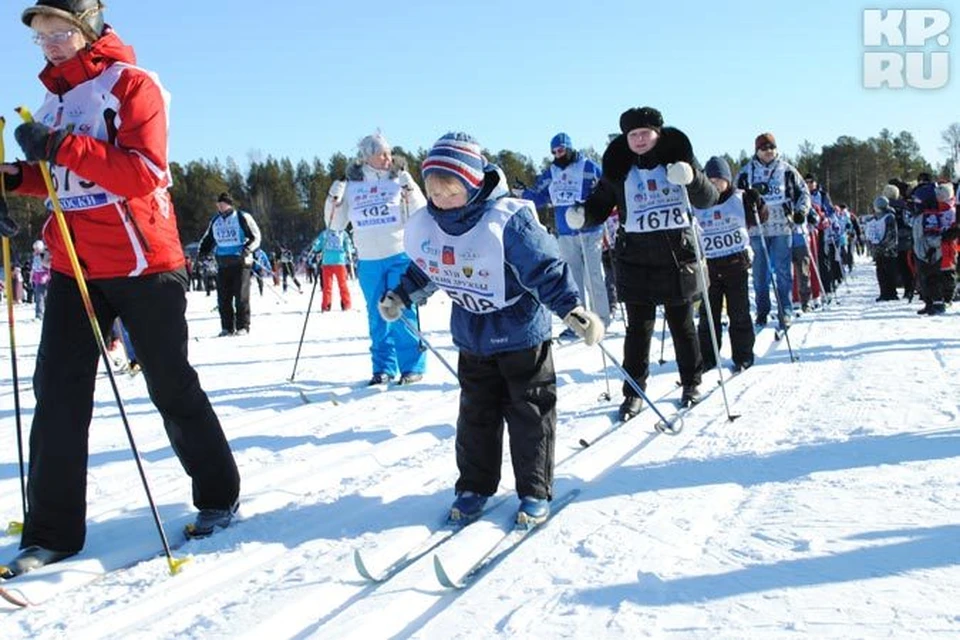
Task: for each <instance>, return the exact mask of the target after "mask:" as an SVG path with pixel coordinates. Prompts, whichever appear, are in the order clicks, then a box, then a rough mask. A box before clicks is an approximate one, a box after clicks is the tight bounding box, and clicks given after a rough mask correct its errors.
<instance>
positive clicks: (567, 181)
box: [549, 158, 586, 207]
mask: <svg viewBox="0 0 960 640" xmlns="http://www.w3.org/2000/svg"><path fill="white" fill-rule="evenodd" d="M585 164H586V161H585V160H583V159H582V158H581V159H580V160H578V161H577V162H574V163H572V164H570V165H568V166H567V168H566V169H561V168H560V167H558V166H557V165H555V164H554V165H550V187H549V190H550V201H551V202H552V203H553V206H555V207H569V206H570V205H572V204H574V203H575V202H577V201H578V200H581V199H582V198H583V167H584V165H585Z"/></svg>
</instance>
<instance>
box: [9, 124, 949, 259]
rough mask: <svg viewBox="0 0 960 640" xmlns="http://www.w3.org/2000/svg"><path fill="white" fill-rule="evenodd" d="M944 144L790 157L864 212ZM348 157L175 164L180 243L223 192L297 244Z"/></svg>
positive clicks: (853, 142)
mask: <svg viewBox="0 0 960 640" xmlns="http://www.w3.org/2000/svg"><path fill="white" fill-rule="evenodd" d="M942 139H943V142H944V144H945V146H944V147H943V150H944V151H945V152H946V154H947V158H948V159H947V161H946V162H945V163H944V164H943V165H942V166H941V167H940V168H939V170H938V171H934V170H933V168H932V166H931V165H930V163H929V162H928V161H927V160H926V159H925V158H924V157H923V155H922V154H921V153H920V147H919V145H918V144H917V142H916V140H915V139H914V137H913V135H912V134H911V133H910V132H908V131H901V132H900V133H898V134H896V135H894V134H893V133H892V132H890V131H889V130H887V129H883V130H882V131H881V132H880V133H879V134H878V135H877V136H874V137H871V138H869V139H867V140H859V139H857V138H854V137H851V136H840V137H839V138H837V140H836V142H834V143H832V144H828V145H825V146H823V147H821V149H820V150H819V151H817V150H816V148H815V147H814V145H813V144H812V143H810V142H809V141H804V142H803V143H802V144H801V145H800V147H799V151H798V153H797V154H796V155H795V156H788V157H787V159H788V161H790V162H791V163H792V164H794V166H796V167H797V168H798V169H799V170H800V172H801V173H804V174H805V173H813V174H814V175H816V176H817V178H818V180H819V181H820V183H821V185H822V186H823V187H824V188H825V189H826V190H827V191H828V192H829V193H830V195H831V197H832V199H833V201H834V202H837V203H839V202H844V203H846V204H847V205H848V206H849V207H850V208H851V209H853V210H854V211H858V212H859V211H864V212H865V211H868V210H869V208H870V205H871V203H872V201H873V199H874V198H875V197H876V195H877V194H878V193H879V192H880V190H881V189H882V188H883V185H884V184H886V182H887V180H889V179H890V178H894V177H896V178H900V179H903V180H905V181H907V182H910V181H913V180H915V179H916V176H917V174H918V173H920V172H923V171H925V172H929V173H931V174H932V175H939V176H941V177H945V178H950V179H955V178H956V175H955V173H956V171H957V163H958V161H960V124H958V123H954V124H952V125H950V126H949V127H948V128H947V129H946V130H945V131H944V132H943V133H942ZM697 152H698V154H699V156H700V157H699V160H700V161H701V163H703V162H706V160H707V158H708V157H709V156H710V155H713V153H711V152H710V150H706V149H698V150H697ZM582 153H584V154H585V155H587V156H588V157H591V158H593V159H595V160H598V159H599V157H600V155H601V154H600V153H598V152H597V151H596V150H594V149H592V148H590V149H584V150H583V151H582ZM426 154H427V150H426V149H419V150H418V151H416V152H409V151H406V150H404V149H403V148H402V147H396V148H394V155H395V156H396V157H398V158H403V159H405V161H406V163H407V169H408V170H409V171H410V173H411V174H412V175H413V177H414V178H415V179H416V180H417V181H418V182H419V183H421V184H422V181H421V180H420V164H421V162H422V161H423V159H424V158H425V157H426ZM486 155H487V157H488V158H490V160H491V161H492V162H495V163H496V164H498V165H499V166H500V167H501V168H502V169H503V171H504V173H505V174H506V176H507V181H508V183H509V185H510V186H513V185H514V184H516V183H517V182H522V183H524V184H527V185H532V184H533V183H534V180H535V179H536V175H537V173H538V172H539V171H541V170H542V169H543V168H544V167H546V166H547V165H548V164H549V162H550V160H549V159H547V158H544V159H543V160H542V161H541V162H540V163H539V165H537V164H536V163H535V162H534V161H533V159H532V158H529V157H527V156H525V155H523V154H520V153H516V152H514V151H510V150H506V149H505V150H502V151H499V152H497V153H491V152H489V151H487V152H486ZM723 156H724V157H725V158H726V159H727V160H728V161H729V162H730V166H731V168H732V169H733V170H734V172H736V170H737V169H738V168H739V167H741V166H743V165H744V164H746V162H747V161H749V159H750V156H749V155H748V154H747V153H746V152H745V151H741V152H740V154H739V156H738V157H736V158H734V157H733V156H732V155H730V154H728V153H725V154H723ZM348 162H350V159H349V158H348V157H347V156H346V155H344V154H342V153H336V154H334V155H333V156H332V157H331V158H330V159H329V160H327V161H326V162H324V161H322V160H321V159H320V158H314V159H313V160H312V161H311V162H307V161H306V160H301V161H299V162H298V163H297V164H296V165H295V164H294V162H293V161H292V160H290V159H289V158H282V159H276V158H273V157H272V156H268V157H267V158H266V159H254V160H252V161H251V162H250V167H249V169H248V170H247V172H246V175H244V174H243V172H241V171H240V169H239V167H238V166H237V164H236V162H234V161H233V160H232V159H229V158H228V159H227V161H226V163H221V162H220V161H219V160H217V159H214V160H212V161H209V160H194V161H191V162H188V163H186V164H180V163H176V162H173V163H171V164H170V172H171V174H172V176H173V186H172V188H171V194H172V196H173V201H174V206H175V208H176V212H177V220H178V225H179V228H180V238H181V240H182V241H183V243H184V244H188V243H190V242H194V241H196V240H199V239H200V236H201V235H202V233H203V231H204V230H205V229H206V227H207V224H208V223H209V221H210V218H211V217H212V216H213V215H214V213H215V212H216V207H215V206H214V203H215V201H216V198H217V195H218V194H220V193H221V192H223V191H228V192H230V193H231V194H232V196H233V198H234V200H235V202H237V205H238V207H239V208H241V209H243V210H245V211H248V212H250V213H251V214H253V216H254V217H255V218H256V220H257V224H258V225H259V226H260V230H261V232H262V233H263V238H264V246H265V247H266V248H268V249H274V248H276V247H277V246H278V245H279V244H283V245H284V246H287V247H290V248H292V249H295V250H300V249H302V248H304V247H306V245H307V244H308V243H309V242H310V241H311V240H312V239H313V238H314V237H315V236H316V234H317V233H318V232H319V231H320V230H321V229H322V228H323V224H324V221H323V203H324V200H325V198H326V195H327V191H328V189H329V188H330V185H331V183H332V182H333V181H334V180H335V179H342V178H343V177H344V175H345V171H346V167H347V164H348ZM9 205H10V213H11V216H12V217H13V218H14V219H15V220H16V221H17V222H18V223H19V224H20V227H21V233H20V234H19V235H18V236H17V237H15V238H13V246H14V250H15V251H16V252H17V254H18V255H19V254H26V253H29V251H30V246H31V244H32V243H33V241H34V240H35V239H36V238H38V237H39V236H40V231H41V226H42V225H43V222H44V220H45V219H46V213H45V211H44V208H43V204H42V202H41V201H40V200H38V199H34V198H23V197H16V196H12V195H11V196H9ZM550 217H551V212H550V211H543V212H541V219H542V220H543V221H544V223H545V224H547V225H548V226H550V224H551V222H552V220H551V219H550Z"/></svg>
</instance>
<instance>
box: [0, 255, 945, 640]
mask: <svg viewBox="0 0 960 640" xmlns="http://www.w3.org/2000/svg"><path fill="white" fill-rule="evenodd" d="M352 284H355V283H352ZM875 287H876V285H875V281H874V279H873V269H872V266H870V265H868V264H865V263H860V264H858V266H857V269H856V270H855V272H854V274H853V278H852V282H851V284H850V285H849V286H847V285H844V286H843V287H842V288H841V291H840V293H839V298H840V303H841V304H840V305H835V306H832V307H830V308H828V309H826V310H823V311H820V312H815V313H810V314H806V315H805V316H804V317H802V318H800V319H798V320H797V321H796V323H795V324H794V326H793V328H792V329H791V331H790V336H789V337H790V340H791V345H792V347H793V350H794V352H795V353H796V355H797V356H798V361H797V362H795V363H791V362H790V359H789V357H788V354H787V344H786V341H785V340H781V341H779V342H777V343H773V341H772V333H773V331H772V329H769V328H768V329H765V330H764V331H762V332H761V333H760V334H758V338H757V347H756V351H757V353H758V354H764V355H763V356H762V357H758V360H757V363H756V365H755V366H754V367H753V368H752V369H750V370H748V371H747V372H745V373H743V374H741V375H739V376H736V377H733V378H730V377H729V375H728V374H725V376H724V377H725V379H726V392H727V398H728V400H729V402H730V409H731V412H732V413H733V414H740V416H741V417H740V418H738V419H737V420H735V421H733V422H730V421H728V420H727V415H726V408H725V406H724V403H723V397H722V394H721V392H720V390H719V389H717V390H715V391H714V392H713V393H711V395H709V396H708V397H707V398H706V399H705V400H704V402H703V403H702V404H701V405H700V406H698V407H696V408H695V409H693V410H692V411H691V412H690V413H688V414H687V415H686V417H685V428H684V430H683V431H682V432H681V433H680V434H679V435H677V436H669V435H658V434H656V433H655V431H654V430H653V428H652V426H653V424H654V422H655V421H656V416H655V414H654V413H653V412H652V411H650V410H649V409H647V410H645V411H644V412H642V413H641V414H640V416H638V417H637V418H635V419H634V420H633V421H631V422H630V423H628V424H627V425H625V426H624V427H622V428H620V429H618V430H616V431H613V432H612V433H609V434H608V435H606V436H604V437H603V438H602V439H600V440H599V441H596V442H595V443H594V444H593V445H592V446H591V447H589V448H587V449H581V448H580V446H579V445H578V444H577V441H578V440H579V439H580V438H585V439H586V440H588V441H591V442H594V440H595V438H597V436H599V435H600V434H603V433H605V432H606V430H607V429H608V428H609V427H610V424H611V417H612V416H613V415H615V412H616V407H617V405H618V404H619V401H620V399H621V396H620V387H621V384H622V383H621V380H620V378H619V376H618V375H617V373H616V371H615V370H614V369H613V367H610V368H609V369H608V376H609V378H608V379H607V380H605V379H604V375H603V373H602V371H601V361H602V359H601V356H600V354H599V352H598V350H596V349H590V348H587V347H586V346H585V345H582V344H564V345H562V346H557V347H555V351H554V360H555V363H556V366H557V370H558V380H559V423H558V440H557V449H556V458H557V469H556V493H557V494H558V495H559V494H561V493H562V492H564V491H566V490H568V489H570V488H580V489H581V490H582V493H581V495H580V496H579V497H578V499H577V500H576V501H575V502H573V503H572V504H571V505H570V506H568V507H567V508H566V509H564V510H563V511H562V512H560V513H558V514H557V516H556V517H555V518H554V519H551V520H550V521H549V522H548V524H547V525H546V526H544V527H542V529H540V530H538V531H536V532H535V533H534V535H533V536H532V537H531V538H530V539H529V540H528V541H526V542H524V543H523V545H522V546H521V547H519V548H518V549H517V550H516V551H515V552H514V553H512V554H510V555H508V556H506V557H504V558H503V559H502V560H498V561H496V562H494V563H493V564H491V566H490V567H489V568H487V569H486V570H485V571H484V572H483V573H482V574H481V575H480V576H479V577H478V579H477V580H476V581H475V582H474V583H472V584H471V586H470V587H469V588H467V589H466V590H464V591H457V592H451V591H446V590H444V589H443V588H442V587H440V585H439V584H438V583H437V581H436V578H435V577H434V574H433V567H432V555H433V554H428V555H427V556H425V557H424V558H422V559H420V560H419V561H417V562H416V563H414V564H413V565H411V566H409V567H407V568H406V569H405V570H403V571H402V572H400V573H399V574H398V575H396V576H394V577H393V578H392V579H391V580H389V581H387V582H386V583H384V584H380V585H376V584H367V583H365V582H363V581H362V579H361V578H360V577H359V576H358V575H357V573H356V570H355V569H354V567H353V560H352V556H353V552H354V550H355V549H362V550H363V553H364V559H365V560H366V561H367V562H368V563H369V565H370V566H371V568H373V569H374V570H375V571H376V570H378V569H379V568H382V567H385V566H387V565H388V564H390V563H391V562H392V561H393V560H395V559H397V558H398V557H400V556H401V555H403V553H404V552H406V551H407V550H408V549H410V548H412V547H414V546H415V545H416V544H417V543H418V542H419V541H422V540H424V539H425V538H426V537H427V536H428V535H429V531H430V528H431V527H432V526H436V524H438V523H439V522H440V520H441V519H442V517H443V515H444V513H445V510H446V508H447V507H448V506H449V503H450V501H451V500H452V497H453V493H452V486H453V482H454V480H455V479H456V468H455V464H454V451H453V439H454V434H455V427H454V425H455V423H456V414H457V397H458V389H457V386H456V382H455V380H453V378H452V377H451V376H450V374H449V372H447V371H446V370H445V369H444V368H443V367H442V365H441V364H440V363H438V362H436V361H435V359H434V358H433V356H432V355H428V361H429V365H428V366H429V370H428V373H427V376H426V377H425V379H424V381H423V382H422V383H420V384H417V385H414V386H411V387H409V388H398V387H394V388H391V389H388V390H387V389H368V388H365V387H363V386H362V383H363V381H364V380H366V379H367V378H368V377H369V375H370V371H369V362H368V360H369V359H368V352H367V346H368V344H367V341H366V338H365V323H364V316H363V313H365V310H363V309H355V311H353V312H348V313H327V314H319V313H314V314H312V315H311V318H310V325H309V326H308V331H307V340H306V342H305V344H304V349H303V353H302V354H301V359H300V363H299V368H298V372H297V380H296V381H295V382H289V381H288V378H289V376H290V372H291V370H292V367H293V357H294V355H295V353H296V347H297V338H299V335H300V329H301V327H302V322H303V315H302V313H303V310H304V309H305V308H306V305H307V299H308V297H309V296H306V295H304V296H297V295H296V294H292V295H289V294H288V296H287V300H288V301H289V304H283V305H281V304H273V300H272V299H271V298H259V297H258V296H256V295H254V296H253V304H254V320H253V333H252V334H251V335H250V336H247V337H245V338H228V339H216V338H212V337H210V336H213V335H215V334H216V332H217V331H218V330H219V323H218V321H217V319H216V314H215V312H211V311H210V310H209V309H210V304H211V303H210V298H207V297H206V296H204V295H203V294H197V293H191V294H190V309H189V310H188V317H189V319H190V330H191V334H192V335H194V336H199V339H198V340H196V341H191V344H190V349H191V358H192V361H193V362H194V364H195V365H196V366H197V368H198V371H199V373H200V375H201V380H202V382H203V384H204V387H205V389H206V390H207V392H208V394H209V395H210V397H211V400H212V402H213V403H214V406H215V408H216V409H217V412H218V415H219V416H220V417H221V421H222V422H223V424H224V428H225V431H226V432H227V435H228V437H229V438H230V441H231V444H232V446H233V447H234V450H235V453H236V457H237V461H238V464H239V465H240V469H241V475H242V479H243V480H242V482H243V488H242V496H241V499H242V505H241V519H240V520H239V521H238V522H237V523H236V524H235V525H234V526H232V527H230V528H229V529H227V530H225V531H223V532H221V533H219V534H217V535H216V536H214V537H212V538H210V539H207V540H201V541H191V542H189V543H187V544H185V545H184V546H183V547H182V548H181V549H180V550H179V551H177V552H176V553H175V555H177V556H183V555H190V556H192V562H190V563H189V564H188V565H186V568H185V569H184V571H183V572H182V574H181V575H179V576H176V577H169V576H168V575H167V571H166V562H165V560H163V559H162V558H161V557H159V555H158V556H157V557H154V558H153V559H147V560H145V561H142V562H139V563H137V564H135V565H133V566H131V567H129V568H127V569H121V570H117V571H114V572H111V573H109V574H106V575H105V576H103V577H102V578H100V579H98V580H96V581H94V582H92V583H90V584H89V585H87V586H85V587H81V588H78V589H74V590H72V591H67V592H63V593H61V594H60V595H59V596H58V597H56V598H55V599H53V600H51V601H49V602H46V603H44V604H43V605H41V606H39V607H36V608H33V609H30V610H24V611H21V610H15V609H9V608H2V609H0V615H3V616H4V617H5V618H6V619H5V621H4V622H5V625H4V634H3V635H4V637H5V638H6V637H14V638H15V637H23V638H27V637H30V638H61V637H68V638H219V637H223V638H227V637H229V638H241V637H242V638H262V637H271V638H309V637H318V638H321V637H322V638H330V637H356V638H380V637H383V638H387V637H390V638H393V637H397V638H406V637H415V638H477V637H509V638H514V637H523V638H583V637H591V636H593V637H624V638H637V637H655V638H664V637H666V638H771V637H776V638H792V637H796V638H801V637H803V638H805V637H818V638H849V637H858V638H859V637H863V638H873V637H896V638H914V637H916V638H920V637H924V638H926V637H955V636H958V635H960V614H958V613H957V609H956V606H955V605H954V604H953V603H954V602H956V601H957V600H958V599H960V594H958V591H960V589H958V586H957V585H960V568H958V563H960V553H958V551H957V549H958V547H957V544H956V540H957V538H958V534H960V526H958V525H957V524H956V519H955V517H954V514H955V513H956V504H957V500H958V497H960V487H958V482H957V479H956V478H957V472H956V468H957V458H958V457H960V430H958V424H957V400H956V392H955V381H956V380H957V375H958V373H960V360H958V358H957V348H958V347H960V339H958V338H955V337H954V336H955V335H956V329H955V327H956V322H957V321H956V318H955V314H956V313H957V312H956V311H952V312H950V313H948V314H947V315H946V316H942V317H938V318H918V317H916V316H915V309H916V305H907V304H906V303H904V302H899V303H886V304H883V305H880V304H874V303H873V297H874V296H875V295H876V294H875ZM355 300H358V301H360V302H361V303H362V296H361V295H359V291H356V295H355ZM448 304H449V303H448V302H447V301H445V300H441V298H440V296H435V297H434V298H433V299H432V300H431V302H430V304H429V305H428V306H426V307H425V308H424V309H423V329H424V331H425V335H426V336H427V338H428V339H429V340H431V343H432V344H434V346H435V347H437V348H439V349H440V350H441V352H442V353H443V355H444V356H445V357H447V358H448V359H449V360H450V361H451V362H454V363H455V361H456V352H455V350H454V349H453V347H452V345H451V343H450V339H449V334H448V333H447V332H446V326H447V322H448V312H449V311H448ZM17 311H18V315H19V316H20V317H22V318H26V317H28V312H30V311H31V310H30V309H27V308H26V307H24V308H21V309H18V310H17ZM657 328H658V332H657V334H656V339H655V340H654V341H653V345H652V347H651V359H652V362H651V378H650V385H649V393H650V395H651V397H652V398H654V399H655V400H656V401H657V403H658V406H659V407H660V408H661V410H662V411H664V412H665V413H667V414H668V415H669V414H670V413H672V412H673V411H674V410H675V409H674V402H675V401H676V399H677V397H678V396H679V389H678V388H677V387H675V385H674V382H675V380H676V378H677V373H676V367H675V364H674V363H672V362H668V363H667V364H666V365H664V366H662V367H661V366H658V365H657V364H656V360H657V358H658V357H659V321H658V327H657ZM16 329H17V331H18V336H17V339H18V356H19V365H20V374H21V378H22V379H21V395H20V399H21V405H22V409H23V416H24V420H23V424H24V429H25V430H26V429H29V424H30V416H31V415H32V410H33V399H32V392H31V391H30V389H29V378H30V375H29V373H30V371H32V361H33V358H34V357H35V354H36V343H37V339H38V337H39V325H38V324H36V323H29V322H22V323H21V322H18V325H17V327H16ZM557 330H558V331H559V329H557ZM612 330H613V333H612V335H611V337H610V338H608V340H607V345H608V347H609V348H610V350H611V352H612V353H614V354H616V355H618V357H619V356H620V355H621V353H622V339H623V328H622V324H620V323H615V324H614V326H613V327H612ZM725 341H726V340H725ZM666 347H667V348H666V350H665V357H666V358H668V359H669V358H672V346H671V345H670V343H669V336H668V342H667V344H666ZM724 352H725V353H726V357H727V362H729V345H728V344H727V345H725V349H724ZM9 370H10V367H9V351H6V350H5V351H3V355H2V357H0V376H2V379H3V381H4V386H3V388H2V390H0V403H2V404H0V419H2V423H0V424H6V425H9V428H6V429H3V430H0V452H2V453H0V487H2V489H3V491H0V507H2V509H3V511H2V512H0V513H3V514H7V516H8V517H7V519H14V518H18V517H19V513H20V494H19V480H18V477H17V463H16V440H15V434H14V429H13V410H12V397H11V393H12V384H11V381H10V379H9ZM715 380H716V373H715V372H707V373H705V374H704V385H703V387H702V388H703V390H704V391H707V390H708V389H709V388H710V385H713V384H714V381H715ZM607 383H609V386H610V390H611V395H612V399H611V400H610V401H603V400H599V401H598V397H599V396H600V395H601V394H602V393H603V392H604V391H605V390H606V388H607V386H606V385H607ZM118 385H119V387H120V392H121V395H122V397H123V399H124V402H125V406H126V407H127V409H128V413H129V416H130V422H131V425H132V428H133V430H134V433H135V435H136V436H137V438H138V446H139V448H140V450H141V453H142V456H143V458H144V461H145V466H146V470H147V474H148V477H149V479H150V482H151V490H152V492H153V494H154V497H155V499H156V500H157V502H158V504H159V506H160V512H161V516H162V518H163V519H164V522H165V525H166V530H167V533H168V535H170V536H171V539H173V538H174V537H175V536H176V535H177V532H178V531H179V529H180V528H181V527H182V525H183V524H184V523H185V522H188V521H189V519H190V514H191V512H192V507H191V506H190V495H189V493H190V490H189V482H188V480H187V479H186V478H185V477H184V475H183V473H182V471H181V470H180V468H179V465H178V463H177V462H176V459H175V457H174V456H173V454H172V452H171V451H170V449H169V446H168V444H167V442H166V439H165V436H164V435H163V431H162V425H161V423H160V419H159V416H158V415H157V414H156V412H155V410H154V409H153V407H152V405H151V404H150V403H149V400H148V399H147V397H146V388H145V383H144V381H143V376H138V377H135V378H129V377H127V376H119V377H118ZM301 394H303V396H305V397H306V398H307V399H309V400H310V401H311V403H310V404H303V402H302V401H301ZM96 397H97V405H96V408H95V411H94V421H93V424H92V426H91V458H90V472H89V478H88V501H89V507H88V522H89V527H88V543H87V549H86V551H85V553H84V556H86V555H88V554H89V555H90V556H94V557H96V556H97V555H98V554H100V553H102V552H105V550H107V549H110V548H113V547H117V548H120V549H122V548H123V546H124V544H125V538H126V540H134V539H135V540H137V541H138V542H139V543H140V544H141V545H142V543H143V540H145V539H146V540H149V537H150V536H153V537H154V539H155V538H156V532H155V529H154V528H153V525H152V522H151V521H150V518H149V514H148V511H147V509H146V505H145V499H144V497H143V491H142V488H141V486H140V482H139V479H138V478H137V476H136V471H135V468H134V467H133V465H132V462H131V460H130V453H129V451H128V449H127V445H126V439H125V437H124V436H123V433H122V425H121V424H120V422H119V418H118V412H117V409H116V406H115V404H114V401H113V397H112V392H111V391H110V388H109V385H108V384H107V383H106V381H105V380H104V381H102V382H101V383H100V384H98V386H97V395H96ZM331 399H335V400H336V404H335V403H334V402H331ZM512 486H513V477H512V471H511V468H510V466H509V454H508V453H507V452H506V451H505V454H504V467H503V478H502V481H501V489H500V491H501V495H504V496H505V500H504V501H503V502H502V503H500V504H499V505H498V506H497V507H496V508H495V509H493V510H492V511H491V513H489V514H487V515H486V516H485V517H484V518H483V519H482V520H481V521H480V522H478V523H476V524H475V525H471V527H469V528H468V529H466V530H465V531H463V532H462V533H460V534H458V535H457V536H455V537H454V538H452V539H451V540H450V541H449V542H448V543H446V544H444V545H443V546H441V547H440V548H439V549H438V551H437V553H439V554H440V555H441V556H442V557H443V559H444V563H445V565H447V566H448V567H453V568H454V571H456V570H458V568H459V567H466V566H467V565H469V564H470V563H471V561H472V559H473V557H475V556H476V554H478V553H479V552H480V551H481V550H482V549H484V548H486V547H487V546H488V545H489V544H490V543H491V541H492V540H495V539H496V538H497V537H498V536H499V535H501V532H502V531H503V530H504V529H505V528H508V527H509V526H510V523H511V521H512V518H513V514H514V512H515V509H516V498H515V497H514V495H513V494H512ZM16 542H17V541H16V540H15V539H14V538H11V537H0V553H3V554H5V555H3V556H2V557H7V556H9V555H12V554H13V553H15V548H16ZM156 547H157V549H158V552H159V543H157V545H156Z"/></svg>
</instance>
